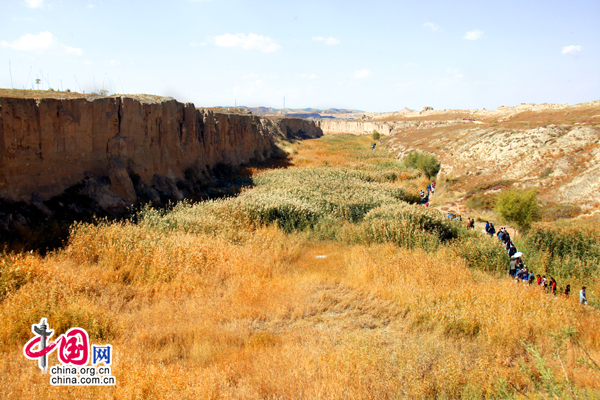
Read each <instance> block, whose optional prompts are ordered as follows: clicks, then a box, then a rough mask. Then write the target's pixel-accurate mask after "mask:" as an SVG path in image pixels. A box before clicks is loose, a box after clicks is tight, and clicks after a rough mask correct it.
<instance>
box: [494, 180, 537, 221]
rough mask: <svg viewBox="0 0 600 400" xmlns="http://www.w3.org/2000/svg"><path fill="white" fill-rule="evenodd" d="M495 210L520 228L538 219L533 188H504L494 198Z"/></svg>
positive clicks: (535, 195)
mask: <svg viewBox="0 0 600 400" xmlns="http://www.w3.org/2000/svg"><path fill="white" fill-rule="evenodd" d="M495 210H496V212H497V213H498V214H500V216H502V218H504V220H506V222H508V223H513V224H515V225H517V227H518V228H519V229H521V230H527V229H529V228H530V227H531V224H532V222H534V221H536V220H538V219H539V207H538V201H537V194H536V192H535V189H530V190H514V189H511V190H506V191H504V192H500V193H499V194H498V197H497V198H496V207H495Z"/></svg>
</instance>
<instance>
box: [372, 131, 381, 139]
mask: <svg viewBox="0 0 600 400" xmlns="http://www.w3.org/2000/svg"><path fill="white" fill-rule="evenodd" d="M380 138H381V134H380V133H379V132H377V131H376V130H374V129H373V140H379V139H380Z"/></svg>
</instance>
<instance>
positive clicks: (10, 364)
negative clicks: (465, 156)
mask: <svg viewBox="0 0 600 400" xmlns="http://www.w3.org/2000/svg"><path fill="white" fill-rule="evenodd" d="M369 144H370V140H369V139H368V138H356V137H354V138H353V137H348V136H340V137H339V138H336V139H335V140H332V139H327V138H323V139H316V140H309V141H305V142H302V143H296V144H294V145H293V146H294V148H295V150H296V154H294V155H293V156H292V157H291V159H290V160H289V162H288V164H290V166H289V169H290V170H294V169H298V168H309V167H319V168H329V167H331V168H334V167H335V168H338V167H352V168H358V169H362V170H365V171H375V170H377V168H378V166H380V165H382V164H385V163H390V162H392V161H390V160H389V157H388V156H386V155H385V152H383V151H379V150H377V151H375V152H371V151H370V150H368V151H365V150H364V149H365V148H368V146H369ZM274 167H277V165H275V166H274ZM394 168H395V167H394ZM267 172H268V171H265V170H264V168H261V167H247V168H246V169H245V171H243V173H244V174H246V175H252V176H254V177H257V181H260V180H258V178H259V177H260V176H261V174H265V173H267ZM373 173H374V172H373ZM398 178H399V179H398V180H396V181H394V182H392V183H390V185H395V186H397V187H398V188H402V189H404V190H407V191H411V190H413V191H417V190H418V189H420V188H421V187H423V184H426V183H427V179H426V178H422V177H420V176H419V175H418V174H416V173H415V172H414V171H401V172H398ZM264 179H268V177H267V178H264ZM257 190H262V189H261V187H260V186H258V187H257V188H250V189H246V191H245V192H243V193H242V195H241V196H240V199H238V200H224V201H220V202H215V203H211V204H209V205H206V206H201V207H195V206H187V207H179V208H176V209H175V210H174V211H172V212H171V214H169V213H167V214H166V215H161V214H160V213H154V214H153V213H152V212H151V211H148V210H147V211H146V212H147V216H146V218H145V219H144V218H142V219H141V221H140V222H138V223H132V222H121V223H106V222H100V223H98V224H96V225H84V224H80V225H76V226H74V227H73V228H72V235H71V238H70V241H69V243H68V245H67V246H66V247H65V248H64V249H61V250H57V251H55V252H53V253H51V254H48V255H46V256H45V257H40V256H38V255H36V254H31V253H25V254H4V255H1V256H0V268H1V271H2V276H1V278H2V284H3V288H4V293H0V294H2V297H1V300H0V320H1V321H2V329H1V330H0V351H1V352H2V354H1V359H0V398H3V399H25V398H48V399H65V398H74V399H75V398H77V399H88V398H89V399H146V398H167V399H363V398H364V399H367V398H369V399H370V398H376V399H380V398H382V399H388V398H398V399H436V398H440V399H443V398H446V399H479V398H523V399H550V398H560V399H563V398H573V399H594V398H600V366H599V364H600V314H599V312H598V308H596V306H594V305H588V306H581V305H579V304H578V302H577V296H578V289H579V288H578V287H575V286H574V285H572V286H573V291H572V294H571V296H570V297H571V298H566V297H565V296H562V295H559V296H557V297H554V296H552V295H551V294H548V293H545V292H544V291H543V290H541V289H539V288H538V287H537V286H535V287H529V286H527V285H523V284H519V283H516V282H514V281H511V280H509V279H507V278H505V275H504V274H502V273H488V272H484V271H482V270H481V269H476V268H475V269H474V268H470V267H469V266H468V263H467V261H466V260H465V258H464V257H461V255H460V254H464V251H467V250H469V249H468V248H467V249H466V250H465V249H463V250H464V251H462V252H461V251H457V250H456V248H455V247H453V246H454V245H452V244H451V243H441V244H440V245H439V247H437V248H436V249H435V250H428V249H427V248H421V247H419V246H415V247H414V248H404V247H399V246H398V245H395V244H393V243H386V242H383V243H371V244H364V243H361V242H360V241H357V240H352V239H349V238H352V237H354V236H353V234H356V232H359V228H357V227H356V226H358V224H356V225H355V224H350V223H344V224H341V225H340V226H339V229H340V231H343V232H346V234H344V235H340V236H339V239H338V240H333V239H327V238H323V236H322V235H321V236H318V235H312V234H310V232H308V231H286V230H284V229H282V228H280V227H278V226H277V224H269V225H261V224H256V223H253V222H252V221H248V220H245V219H244V218H243V217H242V216H241V214H240V213H241V212H242V211H239V209H240V208H243V207H238V206H239V204H241V202H243V201H246V200H244V199H252V197H251V196H252V195H253V193H254V192H253V191H257ZM374 190H375V189H374ZM386 190H388V189H386ZM390 190H391V189H390ZM295 193H296V192H295ZM298 193H300V192H298ZM299 196H300V195H299ZM234 201H238V203H229V202H234ZM247 201H250V200H247ZM229 204H236V206H235V207H236V208H234V207H233V206H229ZM241 205H242V206H243V204H241ZM203 207H204V208H203ZM211 210H212V211H211ZM432 212H434V211H432ZM331 229H333V228H331ZM448 229H450V228H448ZM361 232H362V231H361ZM469 240H472V241H482V243H483V244H482V246H483V247H485V248H487V247H491V246H492V244H490V243H491V241H493V240H495V239H492V238H488V237H481V238H479V237H473V238H471V239H469ZM485 241H490V243H488V242H485ZM427 243H428V242H427ZM490 262H492V261H490ZM582 282H583V283H585V284H587V286H588V297H589V298H590V300H591V301H590V303H594V299H595V298H596V297H595V296H597V294H598V293H599V292H598V291H599V290H600V280H599V279H598V277H597V276H594V277H589V279H587V280H583V281H578V282H577V284H581V283H582ZM574 284H575V283H574ZM594 304H597V303H594ZM42 317H46V318H48V323H49V325H50V328H52V329H54V330H55V331H56V334H55V337H56V336H58V334H60V333H62V332H64V331H66V330H67V329H69V328H71V327H75V326H78V327H81V328H84V329H86V330H87V332H88V333H89V335H90V340H91V343H93V344H106V343H110V344H112V346H113V350H114V359H113V365H112V373H113V375H114V376H115V377H116V380H117V383H116V385H115V386H114V387H53V386H51V385H50V383H49V375H48V374H46V375H43V374H42V373H41V371H40V369H39V368H38V367H37V364H36V362H35V361H31V360H28V359H26V358H25V357H24V356H23V345H24V344H25V343H26V342H27V341H28V340H29V339H30V338H31V337H32V336H33V334H32V332H31V325H32V324H34V323H38V322H39V321H40V318H42ZM56 363H57V359H56V355H54V354H53V355H51V356H50V365H53V364H56Z"/></svg>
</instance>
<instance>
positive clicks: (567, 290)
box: [565, 285, 571, 297]
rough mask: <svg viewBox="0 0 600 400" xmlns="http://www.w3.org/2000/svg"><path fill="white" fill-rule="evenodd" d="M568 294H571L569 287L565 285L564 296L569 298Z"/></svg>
mask: <svg viewBox="0 0 600 400" xmlns="http://www.w3.org/2000/svg"><path fill="white" fill-rule="evenodd" d="M570 294H571V285H567V287H566V288H565V296H566V297H569V295H570Z"/></svg>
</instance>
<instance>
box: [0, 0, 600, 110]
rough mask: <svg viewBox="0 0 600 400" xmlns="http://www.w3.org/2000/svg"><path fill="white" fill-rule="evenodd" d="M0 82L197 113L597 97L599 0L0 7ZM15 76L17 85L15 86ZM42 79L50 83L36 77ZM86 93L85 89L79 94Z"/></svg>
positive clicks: (48, 1) (62, 2)
mask: <svg viewBox="0 0 600 400" xmlns="http://www.w3.org/2000/svg"><path fill="white" fill-rule="evenodd" d="M1 9H2V12H1V13H0V87H4V88H10V87H14V88H23V87H25V88H31V87H32V85H33V86H34V87H35V88H37V85H35V83H34V81H35V79H36V78H40V79H41V80H42V84H40V88H44V89H45V88H48V87H49V86H50V87H52V88H54V89H61V88H62V89H65V90H66V89H67V88H70V89H71V90H74V91H82V90H85V91H86V93H88V92H91V91H94V90H96V91H97V90H100V89H103V88H104V89H106V90H108V91H109V93H110V94H112V93H149V94H157V95H163V96H172V97H174V98H176V99H177V100H179V101H182V102H193V103H194V104H195V105H196V106H198V107H202V106H231V105H234V104H235V103H236V102H237V105H247V106H259V105H262V106H271V107H276V108H281V107H282V106H283V98H284V97H285V102H286V106H287V107H289V108H306V107H315V108H329V107H337V108H356V109H361V110H365V111H394V110H399V109H402V108H403V107H409V108H412V109H420V108H421V107H423V106H432V107H434V108H435V109H451V108H462V109H467V108H487V109H495V108H496V107H499V106H503V105H505V106H514V105H518V104H520V103H571V104H575V103H580V102H586V101H592V100H599V99H600V1H598V0H571V1H569V2H567V1H564V0H561V1H554V0H545V1H537V0H536V1H526V0H521V1H512V0H508V1H501V2H490V1H461V0H459V1H452V2H450V1H427V0H422V1H379V0H371V1H370V2H365V1H360V2H359V1H353V0H346V1H328V0H320V1H312V0H307V1H298V2H284V1H261V0H253V1H241V0H204V1H192V0H169V1H154V0H147V1H112V0H81V1H69V0H2V7H1ZM11 75H12V80H11ZM42 76H43V77H42ZM80 89H81V90H80Z"/></svg>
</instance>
